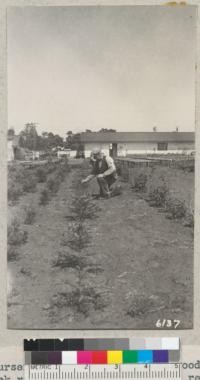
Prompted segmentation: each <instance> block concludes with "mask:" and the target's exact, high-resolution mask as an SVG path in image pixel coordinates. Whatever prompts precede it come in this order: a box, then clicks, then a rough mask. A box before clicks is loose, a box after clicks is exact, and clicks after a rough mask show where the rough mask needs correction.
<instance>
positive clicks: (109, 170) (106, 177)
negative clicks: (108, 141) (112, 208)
mask: <svg viewBox="0 0 200 380" xmlns="http://www.w3.org/2000/svg"><path fill="white" fill-rule="evenodd" d="M90 162H91V164H92V167H93V169H92V173H91V174H90V175H89V176H88V177H87V178H85V179H83V180H82V182H81V183H87V182H89V181H91V180H92V179H93V178H94V177H96V179H97V182H98V185H99V190H100V194H99V197H104V198H110V196H111V194H112V190H111V186H112V185H113V184H114V183H115V181H116V179H117V172H116V167H115V164H114V161H113V159H112V158H111V157H107V156H105V154H104V153H103V152H102V151H101V149H95V150H94V151H93V152H92V155H91V158H90Z"/></svg>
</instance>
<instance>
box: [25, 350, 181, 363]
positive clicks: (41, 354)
mask: <svg viewBox="0 0 200 380" xmlns="http://www.w3.org/2000/svg"><path fill="white" fill-rule="evenodd" d="M179 360H180V353H179V351H178V350H171V351H170V350H138V351H136V350H125V351H117V350H114V351H49V352H46V351H32V352H31V351H26V352H25V364H29V365H34V364H36V365H47V364H48V365H58V364H146V363H148V364H161V363H175V362H178V361H179Z"/></svg>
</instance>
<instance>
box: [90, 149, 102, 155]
mask: <svg viewBox="0 0 200 380" xmlns="http://www.w3.org/2000/svg"><path fill="white" fill-rule="evenodd" d="M98 153H102V152H101V148H94V149H92V154H98Z"/></svg>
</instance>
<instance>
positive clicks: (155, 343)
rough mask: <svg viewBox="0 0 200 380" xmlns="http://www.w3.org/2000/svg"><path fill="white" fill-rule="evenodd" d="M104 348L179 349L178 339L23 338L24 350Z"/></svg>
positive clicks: (87, 349) (103, 349)
mask: <svg viewBox="0 0 200 380" xmlns="http://www.w3.org/2000/svg"><path fill="white" fill-rule="evenodd" d="M105 350H111V351H114V350H117V351H120V350H122V351H123V350H180V339H179V338H176V337H166V338H156V337H153V338H150V337H148V338H115V339H110V338H107V339H102V338H99V339H98V338H96V339H95V338H90V339H25V340H24V351H105Z"/></svg>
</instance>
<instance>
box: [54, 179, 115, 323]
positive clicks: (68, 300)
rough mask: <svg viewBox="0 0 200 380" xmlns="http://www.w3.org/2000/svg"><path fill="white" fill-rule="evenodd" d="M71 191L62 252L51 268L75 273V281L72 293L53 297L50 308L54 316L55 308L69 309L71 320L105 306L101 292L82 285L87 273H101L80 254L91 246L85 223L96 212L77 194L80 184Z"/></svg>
mask: <svg viewBox="0 0 200 380" xmlns="http://www.w3.org/2000/svg"><path fill="white" fill-rule="evenodd" d="M79 182H80V181H78V184H79ZM73 187H74V190H75V191H76V193H78V196H75V197H74V198H73V200H72V203H71V206H70V213H71V214H70V215H67V216H66V217H67V219H70V220H69V222H68V229H67V232H66V233H65V234H64V235H63V239H62V242H61V244H62V247H63V249H62V251H61V252H59V254H58V257H57V258H56V260H54V262H53V266H56V267H60V268H73V269H75V270H76V271H77V276H78V281H77V285H76V286H74V287H73V290H69V289H68V290H66V292H63V291H62V292H58V293H57V294H56V295H54V296H53V299H52V307H53V308H55V313H58V309H59V308H71V309H72V310H73V312H74V315H75V316H76V315H77V314H82V315H84V316H85V317H87V316H89V315H90V313H91V311H92V310H102V309H104V308H105V306H106V305H107V304H108V299H107V292H106V291H105V290H102V288H101V289H98V288H97V287H96V288H95V287H94V286H93V283H92V282H91V283H90V282H89V284H88V283H87V284H86V280H88V274H89V273H95V274H97V273H100V272H102V271H103V269H102V267H101V266H100V265H99V264H98V263H94V262H92V260H91V257H90V256H89V255H88V256H87V255H85V254H84V250H85V249H86V248H87V247H88V246H89V245H90V242H91V230H90V229H89V227H88V224H89V223H86V221H89V220H94V219H95V218H96V217H97V216H98V212H99V210H100V209H99V207H98V206H97V205H96V204H95V203H94V201H93V200H92V199H91V197H90V195H88V194H83V193H82V194H80V192H81V191H80V184H79V186H77V182H74V183H73ZM93 259H94V258H93Z"/></svg>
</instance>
